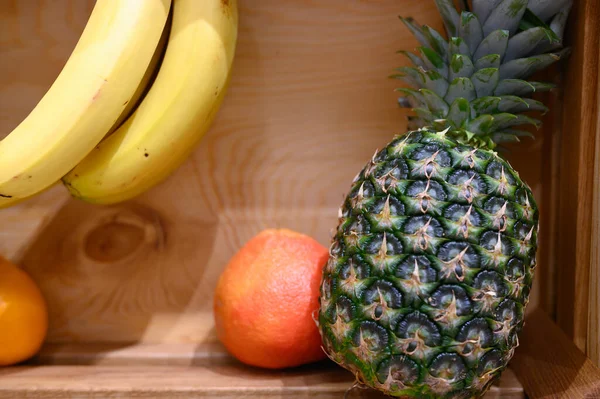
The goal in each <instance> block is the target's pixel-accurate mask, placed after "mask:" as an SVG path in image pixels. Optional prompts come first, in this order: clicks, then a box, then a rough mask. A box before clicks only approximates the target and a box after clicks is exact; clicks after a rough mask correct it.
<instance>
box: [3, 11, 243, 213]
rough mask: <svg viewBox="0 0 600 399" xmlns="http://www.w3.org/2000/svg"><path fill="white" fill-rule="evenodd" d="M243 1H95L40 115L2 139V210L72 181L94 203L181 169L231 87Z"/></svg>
mask: <svg viewBox="0 0 600 399" xmlns="http://www.w3.org/2000/svg"><path fill="white" fill-rule="evenodd" d="M237 24H238V15H237V3H236V0H97V2H96V5H95V6H94V9H93V11H92V14H91V16H90V19H89V21H88V23H87V25H86V27H85V29H84V31H83V34H82V35H81V38H80V39H79V41H78V43H77V45H76V47H75V49H74V50H73V52H72V54H71V56H70V57H69V59H68V61H67V63H66V64H65V66H64V68H63V70H62V71H61V73H60V74H59V76H58V78H57V79H56V81H55V82H54V84H53V85H52V86H51V87H50V89H49V90H48V92H47V93H46V94H45V95H44V97H43V98H42V100H41V101H40V102H39V103H38V104H37V105H36V107H35V109H34V110H33V111H32V112H31V113H30V114H29V115H28V116H27V117H26V118H25V119H24V120H23V121H22V122H21V123H20V124H19V126H17V127H16V128H15V129H14V130H13V131H12V132H11V133H10V134H9V135H8V136H7V137H6V138H5V139H3V140H2V141H0V208H4V207H8V206H12V205H14V204H16V203H19V202H21V201H23V200H25V199H27V198H29V197H32V196H35V195H37V194H39V193H41V192H43V191H45V190H46V189H48V188H50V187H51V186H53V185H55V184H57V183H59V182H61V181H62V183H63V184H64V185H65V186H66V187H67V188H68V190H69V191H70V192H71V194H72V195H73V196H74V197H76V198H80V199H82V200H84V201H87V202H91V203H96V204H111V203H116V202H121V201H124V200H127V199H130V198H132V197H134V196H137V195H138V194H140V193H142V192H144V191H145V190H147V189H149V188H150V187H152V186H154V185H156V184H158V183H160V182H161V181H162V180H164V179H165V178H166V177H167V176H169V175H170V174H171V173H172V172H173V171H174V170H175V169H177V168H178V167H179V166H180V165H181V164H182V163H183V162H184V161H185V160H186V159H187V157H188V156H189V155H190V153H191V152H192V151H193V150H194V147H195V146H196V144H197V143H198V142H199V141H200V140H201V138H202V137H203V135H204V133H205V132H206V131H207V130H208V129H209V127H210V125H211V123H212V121H213V119H214V117H215V115H216V113H217V111H218V110H219V108H220V105H221V103H222V101H223V97H224V95H225V91H226V89H227V87H228V83H229V78H230V73H231V68H232V64H233V58H234V53H235V47H236V42H237Z"/></svg>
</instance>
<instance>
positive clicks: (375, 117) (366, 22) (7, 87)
mask: <svg viewBox="0 0 600 399" xmlns="http://www.w3.org/2000/svg"><path fill="white" fill-rule="evenodd" d="M9 4H11V6H10V7H8V9H9V10H8V12H6V13H3V17H4V16H6V18H8V20H9V21H10V23H8V22H7V23H6V24H4V25H2V24H0V29H5V30H2V31H0V32H3V33H2V35H3V36H2V37H6V38H10V40H9V39H7V40H6V41H5V42H2V46H0V59H2V60H10V62H2V63H1V65H0V68H3V69H0V71H6V74H0V87H1V88H2V90H1V91H0V96H1V97H2V99H3V101H4V103H6V104H7V105H10V104H12V105H11V106H10V107H8V108H6V109H7V110H9V111H10V115H11V117H10V118H7V119H3V120H1V121H0V122H1V123H2V124H1V125H0V130H3V131H6V129H10V126H12V124H14V123H16V122H17V120H15V119H14V118H13V116H12V115H21V116H22V115H24V114H26V111H27V110H28V109H31V106H32V103H33V104H34V103H35V98H37V97H36V96H37V95H38V94H43V92H44V90H45V88H47V86H48V85H49V84H50V83H51V81H52V79H53V76H55V75H56V73H58V69H59V68H58V67H59V66H60V65H61V64H60V62H61V60H64V59H66V56H67V55H68V54H69V50H70V49H72V47H73V45H74V36H76V35H77V29H82V26H83V23H84V21H85V15H86V14H85V12H87V11H86V10H88V8H86V6H85V5H79V2H75V1H66V0H62V1H58V0H57V1H52V2H49V1H47V2H42V3H38V2H33V1H29V0H27V1H23V2H21V1H19V2H14V1H13V2H9ZM75 4H78V5H75ZM13 5H14V7H13ZM67 6H68V7H71V6H72V7H78V10H79V11H74V12H72V13H69V12H67V11H65V7H67ZM3 7H4V4H3ZM3 9H4V8H3ZM398 14H402V15H406V16H408V15H410V16H413V17H414V18H415V19H416V20H418V21H419V23H422V24H429V25H432V26H433V27H435V28H436V29H440V28H442V22H441V19H440V17H439V15H438V13H437V10H436V7H435V3H434V2H433V1H424V2H415V1H414V0H380V1H376V2H368V1H351V2H348V1H346V0H330V1H322V2H316V1H309V0H294V1H286V2H282V1H278V0H261V1H259V2H250V1H242V2H240V15H241V19H240V36H239V37H240V40H239V47H238V51H237V54H236V65H235V68H234V74H233V77H232V82H231V87H230V90H229V93H228V95H227V98H226V99H225V103H224V105H223V108H222V109H221V111H220V113H219V117H218V119H217V121H216V123H215V124H214V126H213V128H212V129H211V131H210V132H209V133H208V134H207V135H206V136H205V138H204V139H203V141H202V143H201V144H200V146H199V147H198V148H197V150H196V151H195V153H194V155H193V156H192V157H191V159H190V160H189V161H188V162H187V163H186V164H185V165H183V166H182V167H181V168H180V169H179V170H178V171H177V172H176V173H175V174H174V175H173V176H172V177H171V178H170V179H169V180H168V181H166V182H165V183H164V184H162V185H160V186H159V187H156V188H155V189H154V190H151V191H150V192H148V193H147V194H146V195H143V196H141V197H139V198H137V199H136V200H134V201H131V202H129V203H127V204H121V205H119V206H115V207H102V208H100V207H94V206H89V205H86V204H83V203H80V202H78V201H69V202H68V203H67V205H66V206H65V207H63V208H62V209H61V211H60V212H59V213H58V214H57V215H56V218H55V219H54V223H50V225H48V226H47V227H46V228H45V231H44V232H43V234H42V235H41V236H40V239H39V240H37V241H36V242H35V243H34V245H33V246H32V247H31V249H30V250H29V251H28V252H27V254H26V255H25V257H24V260H23V262H22V263H23V267H24V268H25V269H26V270H27V271H28V272H29V273H30V274H31V275H32V276H33V277H34V278H35V280H36V281H37V282H38V283H39V284H40V286H41V288H42V290H43V293H44V295H45V297H46V298H47V300H48V302H49V306H50V316H51V322H50V330H49V336H48V339H49V341H50V342H56V343H59V342H96V341H106V340H114V341H143V342H149V343H150V342H203V341H205V340H214V331H213V321H212V313H211V304H210V302H211V296H212V292H213V289H214V288H213V287H214V285H215V283H216V280H217V278H218V275H219V273H220V271H221V270H222V267H223V266H224V265H225V263H226V262H227V260H228V259H229V258H230V257H231V256H232V254H233V253H234V252H235V251H236V250H237V249H239V247H240V246H241V245H242V244H243V243H244V242H245V241H246V240H248V239H249V238H250V237H252V235H254V234H256V233H257V232H259V231H260V230H261V229H264V228H267V227H288V228H291V229H294V230H298V231H300V232H303V233H306V234H309V235H311V236H313V237H315V239H317V240H318V241H320V242H321V243H322V244H324V245H328V243H329V240H330V236H329V234H330V230H331V229H332V228H333V227H335V225H336V221H337V207H338V206H339V204H340V201H341V200H342V198H343V194H344V193H345V192H346V191H347V190H348V188H349V186H350V182H351V181H352V179H353V177H354V176H355V174H356V173H357V171H358V170H360V168H361V167H362V166H363V164H364V163H365V162H366V161H367V160H368V159H369V158H370V157H371V155H372V154H373V152H374V150H375V149H376V148H378V147H379V148H381V146H382V145H384V144H385V143H387V142H388V141H389V140H390V139H391V138H392V136H393V135H394V134H396V133H399V132H403V131H404V130H405V129H406V118H405V116H406V111H404V110H400V109H399V108H398V106H397V102H396V98H397V93H395V92H394V91H393V90H394V88H396V87H398V85H399V83H398V81H395V80H391V79H388V78H387V76H388V75H389V74H390V73H391V72H392V71H393V69H394V68H396V67H399V66H402V65H407V61H406V60H405V59H404V58H403V57H401V56H399V55H398V54H396V53H395V52H396V50H399V49H408V50H411V49H414V48H415V47H416V46H417V45H418V43H417V42H416V40H415V39H414V38H413V37H412V36H411V35H410V34H409V33H408V31H407V29H406V28H405V27H404V26H403V25H402V23H401V22H400V21H399V20H398V18H397V15H398ZM46 16H47V17H48V18H53V19H52V20H51V21H54V23H57V22H56V21H63V20H64V19H66V18H67V16H68V18H72V19H73V21H71V22H70V23H69V25H68V26H67V27H54V26H48V22H47V21H46V20H45V18H46ZM332 21H334V22H332ZM16 23H18V25H17V26H18V27H19V28H18V29H16V28H15V24H16ZM65 24H66V23H65ZM69 27H72V29H71V28H69ZM15 29H16V30H15ZM32 32H37V33H35V34H33V33H32ZM19 35H22V36H23V38H22V40H19V37H20V36H19ZM62 36H64V38H63V37H62ZM63 39H64V40H63ZM27 54H28V56H27ZM32 60H34V61H35V62H32ZM26 63H27V65H29V66H28V67H27V68H26V67H25V64H26ZM31 65H50V66H49V68H50V69H51V71H52V72H51V73H47V72H46V70H45V69H44V73H43V74H39V75H36V76H35V78H29V76H30V75H34V74H35V73H34V71H32V69H31V68H32V67H31ZM4 76H10V77H11V81H10V82H5V81H3V80H2V79H3V77H4ZM24 88H26V89H27V90H24ZM19 90H20V91H19ZM19 93H21V96H28V95H26V94H24V93H31V96H32V97H27V98H26V99H25V100H26V101H25V100H21V99H20V100H19V101H17V102H15V101H13V99H14V98H15V96H17V95H18V94H19ZM4 103H2V104H4ZM9 103H10V104H9ZM0 108H1V107H0ZM17 108H18V109H17ZM7 112H8V111H7ZM536 135H537V137H538V140H535V141H533V140H526V141H524V142H523V143H522V144H521V145H520V146H513V152H512V153H511V154H509V159H510V162H511V163H512V164H513V165H514V166H515V168H516V169H517V170H518V171H519V172H520V174H521V176H522V177H523V178H524V179H525V180H526V181H527V182H528V183H529V184H530V185H531V186H532V188H533V190H534V192H535V195H536V198H537V200H538V203H539V205H540V206H541V207H543V206H544V201H545V198H544V195H543V193H542V177H541V176H542V170H543V166H544V162H545V155H544V154H545V151H546V150H547V149H546V148H545V146H544V145H543V144H544V140H545V137H544V136H545V135H544V133H543V132H542V131H540V132H537V133H536ZM7 233H9V234H10V231H8V232H7ZM15 234H16V233H15ZM540 240H541V242H540V246H544V247H545V248H549V247H550V246H549V245H548V244H545V243H544V241H543V240H544V236H543V235H542V237H540ZM540 275H541V276H542V278H538V279H536V281H535V284H536V286H535V287H536V288H535V289H534V290H533V291H532V292H533V295H532V298H531V302H530V303H531V305H530V306H531V307H534V306H535V305H536V303H537V302H538V296H539V293H540V292H544V291H542V290H540V289H538V288H539V287H540V285H543V284H544V283H545V281H544V278H543V276H544V275H543V272H542V273H541V274H540Z"/></svg>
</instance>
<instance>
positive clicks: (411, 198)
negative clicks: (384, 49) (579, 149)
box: [318, 0, 571, 398]
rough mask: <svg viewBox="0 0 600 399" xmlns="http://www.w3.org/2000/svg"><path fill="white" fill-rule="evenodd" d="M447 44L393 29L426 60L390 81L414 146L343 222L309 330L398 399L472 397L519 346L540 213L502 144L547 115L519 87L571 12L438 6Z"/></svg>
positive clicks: (381, 160) (528, 87) (560, 2)
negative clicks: (396, 83)
mask: <svg viewBox="0 0 600 399" xmlns="http://www.w3.org/2000/svg"><path fill="white" fill-rule="evenodd" d="M435 1H436V4H437V6H438V9H439V11H440V14H441V16H442V19H443V21H444V25H445V28H446V31H447V35H448V37H449V38H450V39H449V40H447V41H446V40H444V39H443V37H442V35H441V34H440V33H438V32H436V31H435V30H434V29H432V28H430V27H428V26H419V25H418V24H416V23H415V21H413V20H412V19H410V18H408V19H403V18H402V20H403V22H404V23H405V24H406V26H407V27H408V29H409V30H410V31H411V32H412V33H413V34H414V35H415V36H416V38H417V39H418V41H419V42H420V43H421V45H422V47H420V48H419V54H418V55H416V54H413V53H408V52H404V54H405V55H406V56H407V57H408V58H409V59H410V60H411V62H412V63H413V64H414V67H403V68H400V69H399V71H400V74H399V75H397V76H395V77H397V78H399V79H403V80H404V81H405V82H408V83H409V84H410V85H411V86H412V88H402V89H398V90H399V91H400V92H402V93H403V94H404V96H403V97H402V98H400V99H399V104H400V105H401V106H404V107H410V108H413V109H414V111H415V116H413V117H409V129H411V131H409V132H407V133H405V134H403V135H399V136H397V137H395V138H394V139H393V140H392V141H391V142H390V143H389V144H388V145H387V146H386V147H385V148H383V149H382V150H380V151H377V152H376V153H375V155H374V156H373V157H372V159H371V160H370V161H369V162H368V163H367V164H366V166H365V167H364V168H363V170H362V171H361V172H360V173H359V174H358V175H357V176H356V178H355V179H354V181H353V184H352V186H351V189H350V191H349V194H348V195H347V197H346V198H345V200H344V202H343V204H342V206H341V208H340V211H339V224H338V226H337V230H336V232H335V236H334V237H333V239H332V243H331V247H330V257H329V260H328V262H327V264H326V265H325V267H324V270H323V278H322V284H321V292H320V307H319V315H318V324H319V330H320V332H321V337H322V340H323V345H324V349H325V351H326V352H327V353H328V355H329V357H330V358H331V359H332V360H334V361H335V362H337V363H338V364H340V365H341V366H343V367H344V368H346V369H348V370H350V371H351V372H352V373H354V375H355V376H356V379H357V381H358V382H359V383H361V384H364V385H367V386H369V387H372V388H375V389H378V390H380V391H382V392H384V393H385V394H388V395H390V396H396V397H408V398H472V397H479V396H481V395H483V394H484V393H485V391H486V390H487V389H489V387H490V385H491V384H492V383H493V382H494V381H495V380H497V379H498V378H499V376H500V374H501V373H502V371H503V370H504V369H505V368H506V366H507V364H508V362H509V360H510V359H511V357H512V356H513V353H514V350H515V348H516V347H517V345H518V333H519V331H520V330H521V328H522V326H523V314H524V310H525V307H526V306H527V303H528V299H529V294H530V290H531V287H532V279H533V273H534V269H535V266H536V250H537V237H538V216H539V213H538V209H537V206H536V202H535V199H534V197H533V194H532V192H531V190H530V188H529V187H528V186H527V184H526V183H525V182H523V181H522V180H521V178H520V177H519V174H518V173H517V172H516V171H515V170H514V169H513V168H512V167H511V166H510V164H509V163H508V162H507V161H506V160H505V159H503V158H502V157H501V156H500V155H499V154H498V152H497V150H498V145H499V144H501V143H504V142H510V141H518V140H519V137H520V136H523V135H527V134H528V133H526V132H523V131H520V130H518V129H516V128H515V127H517V126H519V125H523V124H533V125H536V126H537V125H539V123H540V122H539V121H538V120H536V119H533V118H531V117H529V116H526V115H524V114H523V112H525V111H532V110H533V111H546V110H547V109H546V107H545V106H544V105H543V104H542V103H540V102H538V101H535V100H533V99H531V98H527V96H528V95H530V94H531V93H533V92H534V91H544V90H549V89H551V88H552V85H550V84H546V83H539V82H532V81H526V80H524V79H526V78H528V77H529V76H530V75H531V74H532V73H533V72H535V71H537V70H540V69H542V68H544V67H546V66H548V65H550V64H552V63H553V62H555V61H557V60H558V59H560V58H561V57H562V56H563V55H564V54H565V53H566V52H567V51H568V49H564V48H563V47H562V35H563V31H564V26H565V23H566V20H567V16H568V13H569V10H570V7H571V0H529V1H528V0H472V2H466V1H460V6H459V7H458V9H457V8H456V6H455V5H454V4H453V2H452V0H435Z"/></svg>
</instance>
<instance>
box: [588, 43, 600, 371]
mask: <svg viewBox="0 0 600 399" xmlns="http://www.w3.org/2000/svg"><path fill="white" fill-rule="evenodd" d="M598 64H599V65H600V52H598ZM598 81H599V82H600V68H598ZM596 106H597V112H596V166H595V168H594V169H595V171H594V176H595V177H594V184H595V188H594V205H593V212H592V224H593V227H592V237H591V246H592V261H591V266H592V268H591V270H590V300H589V303H590V310H589V323H588V351H587V353H588V356H589V357H590V358H591V359H592V361H594V362H595V363H596V365H597V366H600V84H598V101H597V103H596Z"/></svg>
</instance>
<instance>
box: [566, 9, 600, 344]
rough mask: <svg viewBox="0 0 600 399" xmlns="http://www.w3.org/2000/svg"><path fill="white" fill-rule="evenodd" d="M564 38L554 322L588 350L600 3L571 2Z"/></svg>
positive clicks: (576, 342)
mask: <svg viewBox="0 0 600 399" xmlns="http://www.w3.org/2000/svg"><path fill="white" fill-rule="evenodd" d="M572 13H573V14H572V16H570V20H571V21H578V22H577V23H572V22H571V23H570V24H569V31H568V33H567V35H566V37H567V38H568V41H569V42H570V43H569V44H570V45H571V46H572V47H573V52H572V54H571V56H570V57H569V59H568V61H567V63H566V65H565V68H566V73H565V81H564V95H563V98H564V99H565V101H564V107H563V116H564V118H563V119H564V122H563V135H562V141H561V152H562V154H561V159H562V162H561V165H560V178H559V183H558V187H560V197H559V205H558V212H559V215H558V216H559V217H558V228H557V234H558V235H559V238H558V239H557V245H558V248H557V255H558V256H557V262H558V264H559V265H561V267H560V268H559V270H558V287H557V288H558V290H557V291H558V304H557V321H558V324H559V325H560V327H561V328H563V329H564V330H565V331H566V332H567V334H568V335H569V337H571V338H572V339H573V340H574V342H575V344H576V345H577V347H578V348H579V349H581V350H584V351H585V350H586V345H587V331H588V315H589V304H588V301H589V286H590V285H589V282H590V269H591V267H590V266H591V247H592V235H591V234H592V233H591V232H592V218H591V217H590V216H591V213H592V204H593V192H594V184H593V179H594V158H595V156H596V154H595V149H596V145H595V140H596V127H597V112H598V106H597V102H598V48H599V47H600V42H599V39H598V38H599V37H600V24H598V21H599V20H600V2H598V1H597V0H581V1H576V2H574V6H573V10H572Z"/></svg>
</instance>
